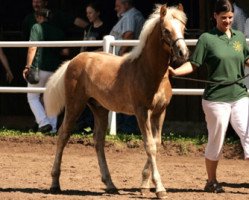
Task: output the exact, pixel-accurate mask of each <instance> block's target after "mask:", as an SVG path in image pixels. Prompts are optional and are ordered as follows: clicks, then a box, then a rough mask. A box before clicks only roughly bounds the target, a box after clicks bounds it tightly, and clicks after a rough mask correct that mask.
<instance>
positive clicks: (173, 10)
mask: <svg viewBox="0 0 249 200" xmlns="http://www.w3.org/2000/svg"><path fill="white" fill-rule="evenodd" d="M161 6H162V5H160V4H157V5H156V8H155V10H154V12H153V13H152V14H151V15H150V16H149V18H148V20H147V21H146V22H145V24H144V26H143V29H142V31H141V33H140V36H139V41H140V42H139V44H138V45H137V46H136V47H135V48H134V49H133V50H132V51H131V52H130V53H128V54H126V55H125V56H126V59H130V60H134V59H136V58H138V57H139V55H140V54H141V52H142V50H143V47H144V46H145V43H146V40H147V38H148V36H149V35H150V33H151V32H152V30H153V29H154V28H155V26H156V24H157V23H159V21H160V8H161ZM172 18H176V19H178V20H180V21H181V22H183V23H184V24H186V22H187V17H186V15H185V13H184V12H183V11H181V10H179V9H178V8H177V7H167V14H166V16H165V18H164V20H168V19H172Z"/></svg>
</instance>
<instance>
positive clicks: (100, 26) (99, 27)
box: [80, 1, 109, 52]
mask: <svg viewBox="0 0 249 200" xmlns="http://www.w3.org/2000/svg"><path fill="white" fill-rule="evenodd" d="M86 15H87V18H88V20H89V22H90V24H89V25H88V26H87V28H86V29H85V31H84V38H83V40H102V39H103V37H104V36H105V35H107V34H108V33H109V29H108V28H107V26H106V25H105V24H104V22H103V21H102V20H101V18H100V15H101V5H100V3H99V2H98V1H91V2H90V3H89V4H87V6H86ZM102 49H103V48H102V47H82V48H81V49H80V51H81V52H82V51H100V50H102Z"/></svg>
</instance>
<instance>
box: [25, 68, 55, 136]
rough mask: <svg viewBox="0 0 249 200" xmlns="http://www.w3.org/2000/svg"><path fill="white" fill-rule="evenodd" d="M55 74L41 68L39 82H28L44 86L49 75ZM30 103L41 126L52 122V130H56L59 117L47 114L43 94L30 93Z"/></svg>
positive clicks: (31, 85) (33, 85) (35, 85)
mask: <svg viewBox="0 0 249 200" xmlns="http://www.w3.org/2000/svg"><path fill="white" fill-rule="evenodd" d="M52 74H53V72H48V71H43V70H40V72H39V76H40V81H39V83H37V84H30V83H28V87H44V86H45V85H46V83H47V81H48V79H49V77H50V76H51V75H52ZM27 96H28V103H29V106H30V109H31V111H32V112H33V114H34V116H35V120H36V122H37V124H38V126H39V128H40V127H42V126H44V125H46V124H50V125H51V126H52V128H53V129H52V131H54V132H56V131H57V129H56V124H57V117H48V116H47V115H46V112H45V109H44V106H43V103H42V95H41V94H40V93H28V95H27Z"/></svg>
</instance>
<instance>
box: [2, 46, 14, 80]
mask: <svg viewBox="0 0 249 200" xmlns="http://www.w3.org/2000/svg"><path fill="white" fill-rule="evenodd" d="M0 60H1V62H2V64H3V67H4V69H5V71H6V79H7V81H8V82H9V83H10V82H11V81H12V80H13V78H14V76H13V74H12V72H11V69H10V67H9V62H8V59H7V57H6V55H5V53H4V52H3V49H2V48H0Z"/></svg>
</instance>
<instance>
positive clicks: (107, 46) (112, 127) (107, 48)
mask: <svg viewBox="0 0 249 200" xmlns="http://www.w3.org/2000/svg"><path fill="white" fill-rule="evenodd" d="M103 39H104V40H103V50H104V52H107V53H114V48H115V47H112V46H111V42H113V41H114V40H115V38H114V37H113V36H111V35H106V36H105V37H104V38H103ZM108 129H109V134H110V135H116V133H117V123H116V113H115V112H112V111H110V112H109V115H108Z"/></svg>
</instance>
